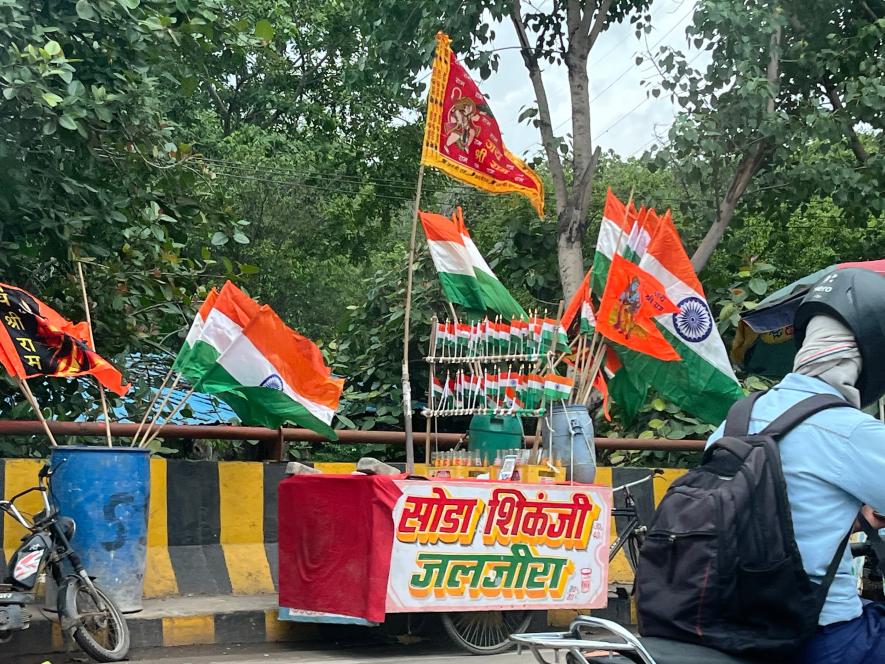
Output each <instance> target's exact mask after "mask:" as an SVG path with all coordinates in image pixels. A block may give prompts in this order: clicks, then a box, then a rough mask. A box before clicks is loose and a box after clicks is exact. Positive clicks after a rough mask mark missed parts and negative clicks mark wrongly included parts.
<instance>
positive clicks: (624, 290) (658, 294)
mask: <svg viewBox="0 0 885 664" xmlns="http://www.w3.org/2000/svg"><path fill="white" fill-rule="evenodd" d="M678 311H679V307H677V306H676V305H675V304H673V303H672V302H671V301H670V299H669V298H668V297H667V295H666V294H665V292H664V287H663V286H662V285H661V283H660V282H659V281H658V280H657V279H655V278H654V277H653V276H651V275H650V274H648V273H647V272H646V271H645V270H643V269H642V268H640V267H639V266H638V265H636V264H635V263H631V262H630V261H628V260H627V259H626V258H624V257H623V256H620V255H616V256H615V257H614V259H613V260H612V263H611V267H610V268H609V272H608V279H607V280H606V285H605V293H603V295H602V300H601V301H600V302H599V319H598V320H597V322H596V329H597V330H599V333H600V334H601V335H602V336H604V337H606V338H607V339H610V340H611V341H614V342H615V343H619V344H621V345H622V346H626V347H627V348H631V349H633V350H635V351H637V352H639V353H644V354H646V355H651V356H652V357H656V358H658V359H659V360H678V359H680V358H679V354H678V353H677V352H676V351H675V350H673V346H671V345H670V344H669V343H668V342H667V340H666V339H665V338H664V335H663V334H661V331H660V330H659V329H658V328H657V326H656V325H655V318H656V317H657V316H663V315H665V314H672V313H675V312H678Z"/></svg>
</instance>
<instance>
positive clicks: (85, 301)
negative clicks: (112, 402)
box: [74, 259, 114, 447]
mask: <svg viewBox="0 0 885 664" xmlns="http://www.w3.org/2000/svg"><path fill="white" fill-rule="evenodd" d="M74 262H75V263H76V264H77V274H78V275H79V277H80V292H81V293H82V295H83V309H84V310H85V311H86V325H87V327H88V328H89V345H90V346H91V347H92V350H93V351H95V335H94V334H93V333H92V314H91V313H90V311H89V297H88V296H87V295H86V277H85V275H84V274H83V263H82V262H81V261H79V260H77V259H74ZM95 382H96V383H98V396H99V398H100V399H101V410H102V412H103V413H104V421H105V435H106V436H107V440H108V447H113V446H114V441H113V439H112V438H111V418H110V416H109V415H108V402H107V399H105V396H104V386H103V385H102V384H101V383H100V382H99V381H98V378H96V379H95Z"/></svg>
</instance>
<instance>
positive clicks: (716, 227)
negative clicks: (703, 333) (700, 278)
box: [691, 26, 781, 273]
mask: <svg viewBox="0 0 885 664" xmlns="http://www.w3.org/2000/svg"><path fill="white" fill-rule="evenodd" d="M780 44H781V28H780V26H778V27H776V28H775V29H774V32H772V33H771V41H770V47H769V55H768V66H767V67H766V70H765V75H766V78H767V79H768V82H769V84H770V85H771V87H772V91H771V95H770V96H769V98H768V101H767V102H766V104H765V111H766V112H767V113H768V114H771V113H774V109H775V96H776V95H777V91H776V90H777V83H778V81H779V80H780ZM767 149H768V141H767V140H763V139H761V138H760V139H759V142H758V143H756V145H754V146H753V147H751V148H749V151H748V152H745V153H744V155H743V156H742V157H741V160H740V162H739V163H738V167H737V170H735V172H734V175H733V176H732V178H731V184H730V185H729V187H728V191H726V192H725V197H724V198H723V199H722V201H721V202H720V203H719V209H717V210H716V221H714V222H713V224H712V225H711V226H710V230H708V231H707V234H706V235H705V236H704V239H703V240H701V244H700V245H699V246H698V248H697V250H696V251H695V252H694V255H693V256H692V257H691V265H692V267H693V268H694V271H695V272H697V273H700V272H701V270H703V269H704V268H705V267H706V266H707V261H709V260H710V256H712V255H713V252H714V251H715V250H716V247H717V246H718V244H719V242H720V241H721V240H722V238H723V237H725V231H727V230H728V225H729V224H730V223H731V219H732V217H734V211H735V209H736V208H737V204H738V201H740V199H741V196H743V195H744V192H745V191H747V186H748V185H749V184H750V182H751V181H752V179H753V176H754V175H756V172H757V171H758V170H759V167H760V166H761V165H762V159H763V158H764V156H765V152H766V150H767Z"/></svg>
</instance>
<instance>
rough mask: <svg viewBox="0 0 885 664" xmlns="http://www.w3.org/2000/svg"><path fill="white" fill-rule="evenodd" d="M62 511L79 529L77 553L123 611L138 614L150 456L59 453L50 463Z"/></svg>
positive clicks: (107, 451)
mask: <svg viewBox="0 0 885 664" xmlns="http://www.w3.org/2000/svg"><path fill="white" fill-rule="evenodd" d="M50 463H51V464H52V467H53V469H55V471H56V472H55V473H54V474H53V476H52V490H53V493H54V494H55V498H56V500H57V501H58V505H59V509H60V511H61V513H62V514H63V515H65V516H69V517H71V518H72V519H74V521H75V522H76V524H77V531H76V534H75V535H74V540H73V546H74V550H75V551H76V552H77V553H78V554H80V557H81V558H82V559H83V565H84V566H85V567H86V571H87V572H89V574H90V575H91V576H94V577H95V578H96V583H97V584H98V585H99V586H100V587H101V588H103V589H104V590H105V592H107V594H108V595H110V596H111V598H112V599H113V600H114V601H115V602H116V603H117V606H119V607H120V610H121V611H124V612H133V611H140V610H141V608H142V606H141V599H142V591H143V589H144V567H145V557H146V555H147V526H148V507H149V502H150V487H151V464H150V451H149V450H143V449H137V448H130V447H55V448H53V449H52V457H51V459H50Z"/></svg>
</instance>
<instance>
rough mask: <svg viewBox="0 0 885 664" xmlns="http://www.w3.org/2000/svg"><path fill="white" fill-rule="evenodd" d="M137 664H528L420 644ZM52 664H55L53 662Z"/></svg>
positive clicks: (174, 656) (186, 656)
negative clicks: (268, 663) (334, 663)
mask: <svg viewBox="0 0 885 664" xmlns="http://www.w3.org/2000/svg"><path fill="white" fill-rule="evenodd" d="M133 661H134V662H138V663H139V664H215V663H216V662H218V663H219V664H266V663H267V662H274V664H330V663H331V662H342V663H346V664H456V663H457V662H464V663H465V664H532V663H533V662H534V658H532V656H531V655H530V654H529V653H524V654H523V655H517V654H516V653H515V652H512V653H507V654H504V655H494V656H489V657H475V656H470V655H467V654H466V653H462V652H461V651H458V650H450V649H447V648H440V647H434V646H430V645H424V644H414V645H396V646H378V645H364V646H348V647H341V646H339V647H335V648H328V649H327V648H323V649H313V648H311V647H309V646H303V645H297V644H293V645H288V646H287V645H280V646H276V645H274V646H268V645H263V646H262V645H259V646H212V647H200V648H166V649H160V650H153V651H148V650H145V651H141V652H140V653H136V656H135V657H134V658H133ZM53 664H55V662H53Z"/></svg>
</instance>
